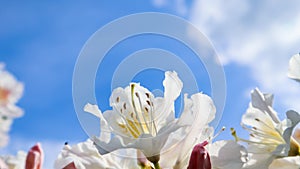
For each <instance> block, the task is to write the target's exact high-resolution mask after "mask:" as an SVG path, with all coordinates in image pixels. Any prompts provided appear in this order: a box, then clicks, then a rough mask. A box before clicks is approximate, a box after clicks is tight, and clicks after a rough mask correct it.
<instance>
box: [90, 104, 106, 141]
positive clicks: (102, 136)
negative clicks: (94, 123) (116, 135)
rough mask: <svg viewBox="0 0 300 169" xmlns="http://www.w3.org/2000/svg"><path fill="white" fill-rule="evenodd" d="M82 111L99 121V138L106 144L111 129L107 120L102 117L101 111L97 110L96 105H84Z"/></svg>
mask: <svg viewBox="0 0 300 169" xmlns="http://www.w3.org/2000/svg"><path fill="white" fill-rule="evenodd" d="M84 111H86V112H88V113H91V114H93V115H95V116H96V117H98V118H99V119H100V127H101V129H100V137H99V139H101V140H102V141H104V142H108V141H109V140H110V136H111V129H110V127H109V125H108V123H107V120H106V119H105V118H104V117H103V115H102V113H101V111H100V110H99V108H98V106H97V105H92V104H89V103H88V104H86V105H85V106H84Z"/></svg>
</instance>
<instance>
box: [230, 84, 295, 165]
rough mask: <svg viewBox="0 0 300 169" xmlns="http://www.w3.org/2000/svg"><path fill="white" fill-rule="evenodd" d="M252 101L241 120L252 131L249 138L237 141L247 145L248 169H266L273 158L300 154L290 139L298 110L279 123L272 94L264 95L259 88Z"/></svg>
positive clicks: (254, 92) (245, 127)
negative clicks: (257, 168) (273, 106)
mask: <svg viewBox="0 0 300 169" xmlns="http://www.w3.org/2000/svg"><path fill="white" fill-rule="evenodd" d="M251 96H252V102H251V104H250V106H249V108H248V110H247V112H246V113H245V114H244V115H243V117H242V122H241V125H242V127H243V128H244V129H246V130H247V131H249V133H250V139H249V140H245V139H241V138H238V137H237V136H236V134H235V131H233V135H234V136H235V137H236V139H237V140H238V141H244V142H247V143H248V152H249V161H248V163H247V164H248V166H247V167H248V168H256V167H261V168H267V167H268V166H269V164H270V163H271V162H272V161H273V159H274V158H281V157H286V156H289V155H294V154H296V155H297V154H299V152H297V151H298V150H296V152H294V151H295V149H294V148H293V147H294V146H296V147H299V145H295V144H297V143H296V142H295V140H294V139H293V138H292V137H291V135H292V131H293V129H294V127H295V126H296V125H297V124H298V123H299V121H300V115H299V114H298V113H297V112H295V111H292V110H290V111H288V112H287V113H286V115H287V119H285V120H283V121H280V120H279V118H278V117H277V113H276V112H275V110H274V109H273V108H272V104H273V95H271V94H262V93H261V92H260V91H259V90H258V89H255V90H253V91H252V94H251Z"/></svg>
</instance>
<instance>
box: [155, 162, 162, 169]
mask: <svg viewBox="0 0 300 169" xmlns="http://www.w3.org/2000/svg"><path fill="white" fill-rule="evenodd" d="M153 164H154V168H155V169H161V168H160V166H159V163H158V162H157V163H153Z"/></svg>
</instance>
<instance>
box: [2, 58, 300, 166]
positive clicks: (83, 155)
mask: <svg viewBox="0 0 300 169" xmlns="http://www.w3.org/2000/svg"><path fill="white" fill-rule="evenodd" d="M0 77H1V78H0V115H1V116H2V119H1V126H0V127H1V128H0V136H1V137H0V146H1V145H2V146H3V145H5V143H6V141H4V140H5V139H6V138H7V137H5V136H6V134H7V131H8V130H9V127H10V124H11V122H12V120H13V118H16V117H19V116H21V115H22V110H21V109H20V108H18V107H17V106H16V105H15V104H16V102H17V101H18V99H19V98H20V96H21V95H22V91H23V85H22V84H21V83H20V82H17V81H16V80H15V78H14V77H13V76H12V75H11V74H10V73H8V72H7V71H5V70H4V68H3V66H2V68H1V69H0ZM288 77H290V78H292V79H294V80H296V81H300V55H299V54H297V55H294V56H293V57H292V58H291V60H290V67H289V71H288ZM163 86H164V94H163V97H156V96H155V95H154V94H153V93H151V92H150V91H149V90H148V89H147V88H145V87H143V86H141V85H140V84H139V83H130V84H129V85H128V86H127V87H125V88H121V87H120V88H116V89H115V90H114V91H113V92H112V94H111V97H110V106H111V110H106V111H104V112H103V113H102V111H101V110H100V109H99V107H98V106H97V105H93V104H90V103H87V104H86V105H85V107H83V109H84V110H85V111H86V112H87V113H90V114H92V115H94V116H96V117H97V118H99V121H100V126H99V127H100V134H99V135H98V136H94V137H92V138H90V139H88V140H86V141H85V142H81V143H78V144H75V145H69V144H68V143H65V145H64V147H63V149H62V150H61V153H60V154H59V155H58V157H57V159H56V161H55V164H54V168H56V169H184V168H187V169H299V167H300V128H298V129H297V128H296V126H297V125H298V123H299V122H300V114H299V113H298V112H296V111H294V110H289V111H287V112H286V119H283V120H281V119H280V118H279V116H278V114H277V112H276V111H275V109H274V108H273V98H274V97H273V95H272V94H264V93H262V92H261V91H260V90H259V89H258V88H256V89H254V90H253V91H252V92H251V102H250V104H249V107H248V109H247V110H246V112H245V113H244V114H243V116H242V119H241V126H242V128H243V129H244V130H245V131H246V132H248V133H249V138H248V139H244V138H241V137H239V135H238V134H239V133H237V132H236V130H235V129H233V128H231V134H232V136H233V137H232V139H233V140H220V141H214V138H215V137H217V136H218V135H219V134H220V133H221V132H222V131H224V130H225V127H223V128H222V129H221V131H220V132H217V133H215V131H214V128H213V127H212V126H210V122H212V121H213V120H214V118H215V113H216V111H217V110H216V107H215V105H214V102H213V100H212V99H211V98H210V97H209V96H208V95H206V94H203V93H195V94H193V95H191V96H188V94H184V108H183V111H182V112H181V113H178V112H175V108H174V107H175V100H176V99H177V98H178V97H179V96H180V95H181V90H182V88H183V83H182V81H181V80H180V78H179V76H178V75H177V73H176V72H174V71H167V72H165V79H164V81H163ZM178 114H180V116H179V117H178ZM2 135H5V136H2ZM43 161H44V153H43V150H42V148H41V145H40V144H39V143H37V144H36V145H35V146H33V147H32V148H31V149H30V150H29V152H28V153H25V152H23V151H19V153H18V154H17V156H1V157H0V169H1V168H7V169H23V168H26V169H41V168H42V166H43Z"/></svg>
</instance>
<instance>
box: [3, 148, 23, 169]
mask: <svg viewBox="0 0 300 169" xmlns="http://www.w3.org/2000/svg"><path fill="white" fill-rule="evenodd" d="M26 156H27V153H26V152H24V151H18V153H17V155H16V156H11V155H9V156H3V157H2V160H3V161H4V162H5V163H6V165H7V166H8V167H9V168H10V169H24V168H25V161H26Z"/></svg>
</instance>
